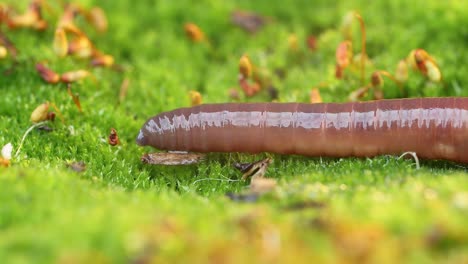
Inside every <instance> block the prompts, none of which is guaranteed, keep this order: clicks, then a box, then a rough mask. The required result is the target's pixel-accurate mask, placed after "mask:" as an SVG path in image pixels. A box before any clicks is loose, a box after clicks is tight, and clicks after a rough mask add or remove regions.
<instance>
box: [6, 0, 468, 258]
mask: <svg viewBox="0 0 468 264" xmlns="http://www.w3.org/2000/svg"><path fill="white" fill-rule="evenodd" d="M7 2H8V3H9V4H11V5H13V6H15V7H16V8H18V9H19V10H25V8H26V6H27V3H26V1H24V3H23V1H9V0H8V1H7ZM19 2H20V3H19ZM48 2H50V10H49V11H45V12H44V16H45V19H46V20H47V21H48V22H49V27H48V28H47V29H46V30H45V31H44V32H38V31H34V30H29V29H17V30H9V29H7V27H6V26H5V25H2V27H1V30H2V32H3V33H4V34H5V35H6V36H7V37H8V38H9V39H10V40H11V41H12V42H13V43H14V44H15V46H16V48H17V49H18V51H19V54H18V63H17V65H16V66H15V67H14V68H13V70H12V71H11V73H10V74H8V75H1V77H0V94H1V96H0V146H3V145H5V144H6V143H8V142H11V143H12V144H13V147H14V149H13V153H14V152H15V151H16V150H17V148H18V146H19V143H20V141H21V137H22V135H23V133H24V132H25V131H26V130H27V128H28V127H30V126H31V122H30V115H31V112H32V111H33V110H34V109H35V108H36V107H37V106H38V105H39V104H41V103H44V102H45V101H49V102H53V103H55V104H56V105H57V107H58V108H59V109H60V111H61V112H62V114H63V116H64V118H65V123H62V122H61V121H60V119H57V120H55V122H48V123H47V124H48V126H50V127H51V128H53V131H52V132H45V131H40V130H33V131H32V132H31V134H29V135H28V137H27V138H26V140H25V143H24V146H23V148H22V149H21V152H20V153H19V156H18V157H16V158H14V159H13V160H12V164H11V166H10V167H0V202H1V205H0V238H1V239H0V260H1V261H0V262H2V263H51V262H59V263H128V262H135V263H153V262H158V261H160V262H188V261H191V262H209V261H211V262H214V263H219V262H228V263H229V262H232V263H241V261H242V260H244V261H248V262H259V261H264V262H279V263H292V262H298V263H299V262H304V263H313V262H316V263H327V262H344V263H353V262H355V263H364V262H366V261H369V262H375V263H400V262H406V263H430V262H437V263H463V262H468V225H467V224H466V223H467V220H468V173H467V172H466V167H465V166H464V165H461V164H452V163H449V162H442V161H423V162H422V167H421V169H419V170H417V169H416V168H415V166H414V162H413V161H412V160H405V159H398V158H397V157H393V156H383V157H377V158H372V159H355V158H346V159H328V158H305V157H297V156H278V155H274V156H273V158H274V163H273V164H272V165H271V167H270V168H269V169H268V171H267V174H266V176H267V177H271V178H275V179H277V180H278V188H277V189H276V190H275V191H273V192H271V193H268V194H266V195H264V196H262V197H260V199H259V200H258V201H256V202H235V201H231V200H229V199H228V198H227V197H226V196H225V194H226V193H227V192H241V191H243V190H244V189H245V188H247V186H248V183H246V182H242V181H227V180H226V179H237V178H238V177H239V173H238V172H237V171H235V169H233V168H232V165H231V164H232V162H233V161H239V160H240V161H254V160H257V159H259V158H263V157H265V155H256V156H249V155H244V154H231V155H227V154H226V155H221V154H212V155H210V156H209V159H208V161H207V162H205V163H202V164H200V165H197V166H188V167H162V166H148V165H144V164H142V163H141V162H140V156H141V155H142V154H143V153H145V152H149V151H152V149H151V148H140V147H138V146H137V145H136V144H135V137H136V135H137V133H138V130H139V128H140V126H141V125H142V124H143V123H144V121H145V120H146V119H147V118H148V117H150V116H152V115H154V114H156V113H159V112H161V111H166V110H171V109H174V108H177V107H183V106H188V105H189V104H190V100H189V97H188V92H189V91H190V90H197V91H199V92H200V93H201V94H202V96H203V101H204V102H205V103H213V102H227V101H231V100H232V99H230V98H229V95H228V90H229V89H230V88H233V87H238V83H237V81H238V80H237V78H238V76H237V75H238V62H239V58H240V57H241V56H242V55H243V54H248V55H249V57H250V59H251V61H252V62H253V63H254V64H255V65H256V66H258V67H260V68H261V69H264V71H265V73H264V75H265V76H267V77H266V78H267V79H269V80H271V82H272V84H273V85H274V86H275V87H276V88H277V89H278V91H279V101H285V102H286V101H297V102H308V101H309V92H310V90H311V88H313V87H317V86H318V85H319V84H320V83H325V85H324V86H323V87H320V93H321V95H322V98H323V100H324V101H325V102H332V101H346V100H347V97H348V95H349V93H350V92H351V91H353V90H355V89H357V88H359V86H360V79H359V76H360V74H359V71H358V70H353V69H350V70H349V71H348V72H346V73H345V74H347V77H346V78H345V79H344V80H336V78H335V50H336V47H337V46H338V44H339V43H340V42H342V41H343V36H342V34H341V32H340V25H341V21H342V18H343V17H344V16H345V14H346V13H347V12H349V11H352V10H355V11H358V12H359V13H360V14H361V15H362V17H363V18H364V21H365V23H366V30H367V54H368V56H369V58H370V60H371V61H372V65H368V66H367V74H366V75H367V78H369V77H370V74H371V73H372V71H374V70H376V69H379V70H387V71H389V72H394V70H395V68H396V65H397V64H398V62H399V61H400V60H401V59H404V58H406V56H407V55H408V54H409V52H410V51H411V50H414V49H417V48H423V49H424V50H426V51H428V52H429V53H430V54H431V56H433V57H434V58H435V60H436V61H437V63H438V65H439V67H440V70H441V72H442V75H443V82H441V83H438V84H433V83H430V82H428V81H427V80H426V78H425V77H423V76H421V74H419V73H418V72H416V71H410V78H409V80H408V82H407V83H406V84H405V85H404V89H405V91H407V95H408V96H412V97H415V96H448V95H450V96H467V95H468V89H466V84H467V83H468V75H467V74H466V73H467V72H468V53H467V52H466V43H467V41H468V27H466V25H468V5H467V3H466V2H464V1H448V2H445V1H437V0H432V1H419V0H416V1H412V2H411V3H409V2H408V1H403V0H396V1H372V2H369V1H361V0H353V1H340V2H338V3H332V2H330V1H292V2H288V4H287V5H286V4H285V2H284V1H273V2H272V1H266V0H265V1H263V0H261V1H236V2H234V1H231V2H225V1H209V0H208V1H198V2H196V3H195V2H193V1H158V3H153V2H156V1H92V0H83V1H77V2H78V3H79V4H80V5H82V6H83V7H91V6H93V5H99V6H100V7H101V8H102V9H103V10H104V11H105V12H106V15H107V18H108V21H109V30H108V32H106V33H105V34H99V33H97V32H96V31H95V30H93V28H92V27H91V26H90V25H89V24H88V23H86V21H84V19H81V18H78V21H77V24H78V25H79V27H80V28H82V29H83V31H85V32H86V33H87V34H88V36H89V37H90V39H91V40H92V41H93V43H94V44H95V45H96V47H97V48H99V49H100V50H102V51H103V52H105V53H106V54H111V55H112V56H114V57H115V60H116V63H117V64H119V65H120V66H121V67H122V68H123V69H124V71H117V70H112V69H103V68H96V69H89V70H90V71H91V72H92V73H93V75H94V76H95V80H94V79H93V78H87V79H85V80H82V81H80V82H78V83H75V84H73V86H72V90H73V92H74V93H79V95H80V100H81V105H82V107H83V113H80V112H79V111H78V109H77V107H76V106H75V104H74V103H73V101H72V99H71V98H70V96H69V95H68V94H67V91H66V87H65V85H63V84H58V85H52V84H47V83H45V82H44V81H43V80H42V79H41V78H40V76H39V75H38V73H37V72H36V70H35V64H36V63H37V62H40V61H47V64H48V66H49V67H51V68H53V69H54V70H55V71H57V72H60V73H61V72H66V71H70V70H77V69H84V68H87V67H88V61H87V60H79V59H75V58H71V57H66V58H58V57H57V56H56V55H55V54H54V52H53V49H52V39H53V36H54V27H55V24H56V21H57V19H58V17H59V15H60V14H61V12H62V9H61V8H60V5H59V4H58V3H57V2H61V1H52V0H51V1H48ZM236 9H241V10H252V11H255V12H256V13H259V14H261V15H263V16H267V17H269V18H270V20H271V21H270V22H269V23H268V24H267V25H266V26H265V27H264V28H262V29H261V30H260V31H259V32H258V33H256V34H248V33H246V32H244V31H243V30H241V29H239V28H238V27H236V26H234V25H233V24H232V23H231V22H230V14H231V12H232V11H233V10H236ZM187 22H193V23H195V24H197V25H198V26H199V27H200V28H201V29H202V30H203V32H204V34H205V36H206V38H207V39H209V44H207V43H193V42H192V41H190V40H189V39H187V37H186V36H185V34H184V29H183V27H184V24H185V23H187ZM352 32H353V40H355V43H354V42H353V50H354V52H355V53H358V52H359V51H360V42H359V39H360V31H359V24H358V23H357V22H354V24H353V28H352ZM291 34H294V35H295V36H296V37H297V39H298V50H297V51H294V50H291V47H290V43H289V44H288V37H289V36H291ZM309 35H314V36H316V37H317V43H318V48H317V50H315V51H310V50H308V49H307V48H306V45H305V39H306V37H307V36H309ZM11 65H12V59H11V58H10V57H7V58H5V59H2V60H0V71H1V72H3V71H5V70H7V69H9V68H10V67H11ZM275 71H281V72H284V76H283V77H279V76H278V75H277V74H275ZM125 78H126V79H128V80H129V88H128V93H127V95H126V96H125V98H124V100H123V101H122V102H121V103H120V104H119V103H118V102H119V90H120V86H121V83H122V81H123V80H124V79H125ZM383 89H384V93H385V97H386V98H392V97H398V96H401V94H400V93H399V90H398V87H397V86H396V85H395V84H393V83H391V82H390V81H387V80H385V85H384V88H383ZM268 100H270V98H269V97H268V94H267V93H266V92H261V93H260V94H259V95H257V96H255V97H252V98H242V101H268ZM111 128H116V130H117V131H118V135H119V138H120V142H121V144H120V145H117V146H110V145H109V144H108V143H107V137H108V135H109V132H110V129H111ZM311 140H313V139H311ZM75 161H83V162H84V163H85V164H86V169H85V171H84V172H81V173H78V172H75V171H72V170H71V169H70V168H68V167H67V166H66V164H68V163H70V162H75ZM314 260H315V261H314Z"/></svg>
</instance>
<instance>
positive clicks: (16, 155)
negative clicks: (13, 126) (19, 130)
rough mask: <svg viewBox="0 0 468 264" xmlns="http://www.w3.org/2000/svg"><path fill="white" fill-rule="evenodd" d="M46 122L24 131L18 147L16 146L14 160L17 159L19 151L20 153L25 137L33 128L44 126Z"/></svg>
mask: <svg viewBox="0 0 468 264" xmlns="http://www.w3.org/2000/svg"><path fill="white" fill-rule="evenodd" d="M46 122H47V121H43V122H39V123H37V124H34V125H32V126H31V127H29V128H28V130H26V132H24V135H23V137H22V138H21V142H20V144H19V146H18V150H16V153H15V158H17V157H18V155H19V153H20V151H21V148H22V147H23V144H24V140H25V139H26V136H27V135H28V134H29V133H30V132H31V131H32V130H33V129H34V128H36V127H39V126H41V125H43V124H45V123H46Z"/></svg>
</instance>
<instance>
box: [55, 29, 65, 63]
mask: <svg viewBox="0 0 468 264" xmlns="http://www.w3.org/2000/svg"><path fill="white" fill-rule="evenodd" d="M54 52H55V54H57V56H59V57H65V56H66V55H67V53H68V40H67V36H66V35H65V31H64V30H63V29H62V28H57V29H56V30H55V35H54Z"/></svg>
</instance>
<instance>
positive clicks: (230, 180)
mask: <svg viewBox="0 0 468 264" xmlns="http://www.w3.org/2000/svg"><path fill="white" fill-rule="evenodd" d="M201 181H225V182H238V181H241V180H232V179H229V178H226V179H220V178H203V179H198V180H196V181H194V182H192V185H193V184H195V183H197V182H201Z"/></svg>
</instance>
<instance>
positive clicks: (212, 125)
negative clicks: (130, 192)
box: [137, 97, 468, 163]
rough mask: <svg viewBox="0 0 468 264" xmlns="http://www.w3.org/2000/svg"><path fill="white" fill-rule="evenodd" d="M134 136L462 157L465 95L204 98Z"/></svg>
mask: <svg viewBox="0 0 468 264" xmlns="http://www.w3.org/2000/svg"><path fill="white" fill-rule="evenodd" d="M137 143H138V144H139V145H142V146H146V145H149V146H152V147H155V148H157V149H161V150H171V151H192V152H245V153H260V152H271V153H278V154H298V155H305V156H329V157H351V156H353V157H373V156H377V155H385V154H393V155H399V154H401V153H403V152H407V151H413V152H416V153H417V155H418V156H419V157H420V158H425V159H444V160H451V161H456V162H462V163H468V98H461V97H448V98H412V99H390V100H379V101H371V102H352V103H321V104H303V103H225V104H204V105H199V106H195V107H190V108H180V109H176V110H173V111H169V112H164V113H161V114H158V115H156V116H154V117H152V118H150V119H148V120H147V121H146V123H145V124H144V125H143V127H142V128H141V130H140V132H139V135H138V137H137Z"/></svg>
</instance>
